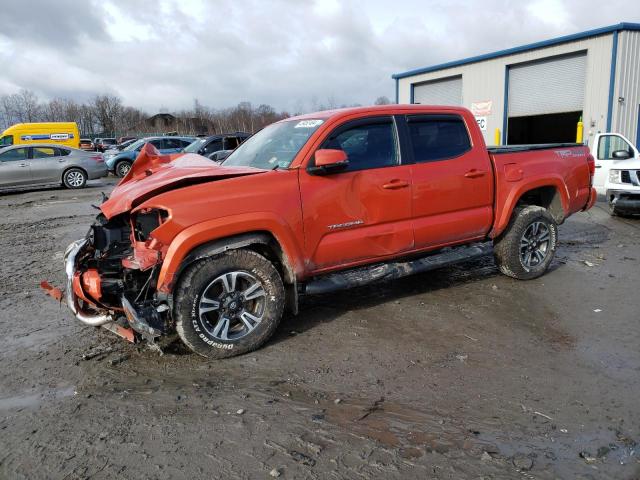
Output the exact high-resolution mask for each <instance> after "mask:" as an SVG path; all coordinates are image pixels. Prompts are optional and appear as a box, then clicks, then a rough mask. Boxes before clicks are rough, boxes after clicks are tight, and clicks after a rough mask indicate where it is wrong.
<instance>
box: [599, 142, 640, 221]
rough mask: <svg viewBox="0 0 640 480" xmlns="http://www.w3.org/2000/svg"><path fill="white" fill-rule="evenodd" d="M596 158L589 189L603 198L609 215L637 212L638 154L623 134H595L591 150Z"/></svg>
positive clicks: (639, 197)
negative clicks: (603, 196) (593, 174)
mask: <svg viewBox="0 0 640 480" xmlns="http://www.w3.org/2000/svg"><path fill="white" fill-rule="evenodd" d="M592 151H593V152H594V154H595V155H594V156H595V157H596V159H595V160H596V173H595V177H594V179H593V186H594V187H596V190H597V191H598V193H599V194H601V195H605V197H606V199H607V203H608V205H609V213H611V215H620V216H625V215H632V214H634V213H640V154H639V153H638V148H637V147H636V146H635V145H633V144H632V143H631V142H630V141H629V140H628V139H627V138H625V137H624V136H623V135H620V134H617V133H599V134H598V135H596V138H595V141H594V147H593V149H592Z"/></svg>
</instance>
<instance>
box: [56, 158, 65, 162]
mask: <svg viewBox="0 0 640 480" xmlns="http://www.w3.org/2000/svg"><path fill="white" fill-rule="evenodd" d="M66 161H67V159H66V158H59V159H58V163H64V162H66Z"/></svg>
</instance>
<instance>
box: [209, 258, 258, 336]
mask: <svg viewBox="0 0 640 480" xmlns="http://www.w3.org/2000/svg"><path fill="white" fill-rule="evenodd" d="M266 300H267V294H266V292H265V290H264V288H263V285H262V282H261V281H260V280H258V279H257V278H256V277H254V276H253V275H252V274H250V273H249V272H246V271H234V272H228V273H224V274H222V275H220V276H219V277H217V278H216V279H215V280H213V281H212V282H211V283H210V284H209V285H208V286H207V287H206V288H205V289H204V292H203V294H202V296H201V297H200V303H199V306H198V315H199V318H200V321H201V322H202V326H203V328H204V329H205V330H206V331H207V333H209V335H211V336H212V337H214V338H217V339H218V340H224V341H235V340H239V339H240V338H242V337H245V336H246V335H248V334H249V333H251V332H252V331H253V330H254V329H255V328H256V327H257V326H258V325H259V324H260V322H261V321H262V318H263V316H264V314H265V306H266Z"/></svg>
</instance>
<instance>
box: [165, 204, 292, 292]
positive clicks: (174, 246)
mask: <svg viewBox="0 0 640 480" xmlns="http://www.w3.org/2000/svg"><path fill="white" fill-rule="evenodd" d="M253 232H268V233H269V234H271V235H272V236H273V237H274V238H275V239H276V241H277V242H278V244H279V245H280V248H281V249H282V252H283V254H284V256H285V257H286V260H287V262H288V265H289V267H290V268H291V270H292V271H293V274H294V275H295V276H296V278H299V277H301V276H302V274H303V268H304V262H303V260H302V251H301V248H300V245H299V244H298V241H297V239H296V235H295V234H294V232H293V231H292V229H291V227H290V226H289V225H288V224H287V223H286V222H285V221H284V220H283V219H281V218H280V217H278V216H277V215H275V214H274V213H272V212H252V213H246V214H242V215H234V216H227V217H220V218H216V219H214V220H208V221H205V222H202V223H198V224H196V225H192V226H190V227H188V228H186V229H184V230H182V231H181V232H180V233H179V234H178V235H176V237H175V238H174V239H173V240H172V242H171V244H170V245H169V248H168V250H167V253H166V255H165V258H164V261H163V263H162V268H161V269H160V273H159V276H158V286H157V289H158V291H160V292H163V293H170V292H171V291H172V290H173V287H174V283H175V281H176V280H177V278H178V273H179V271H180V266H181V264H182V262H183V261H184V259H185V258H186V257H187V255H189V254H190V253H191V252H192V251H193V250H194V249H195V248H197V247H199V246H201V245H204V244H206V243H209V242H212V241H214V240H219V239H224V238H227V237H232V236H236V235H241V234H245V233H253Z"/></svg>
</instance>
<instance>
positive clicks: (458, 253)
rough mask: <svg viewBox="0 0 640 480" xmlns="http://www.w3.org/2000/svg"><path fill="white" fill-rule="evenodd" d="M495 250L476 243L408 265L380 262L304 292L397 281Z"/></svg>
mask: <svg viewBox="0 0 640 480" xmlns="http://www.w3.org/2000/svg"><path fill="white" fill-rule="evenodd" d="M492 251H493V246H492V244H491V243H474V244H471V245H464V246H460V247H451V248H445V249H443V250H440V251H439V252H438V253H434V254H431V255H429V256H426V257H422V258H419V259H417V260H410V261H406V262H390V263H377V264H375V265H371V266H366V267H360V268H354V269H352V270H346V271H343V272H338V273H329V274H327V275H325V276H322V277H318V278H317V279H315V280H311V281H310V282H309V283H307V284H305V286H304V289H303V293H305V294H308V295H316V294H318V293H328V292H333V291H336V290H344V289H347V288H353V287H361V286H363V285H368V284H370V283H374V282H380V281H384V280H394V279H396V278H402V277H406V276H408V275H413V274H415V273H422V272H426V271H429V270H434V269H436V268H440V267H445V266H447V265H453V264H455V263H459V262H464V261H466V260H469V259H472V258H476V257H482V256H484V255H488V254H490V253H491V252H492Z"/></svg>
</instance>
